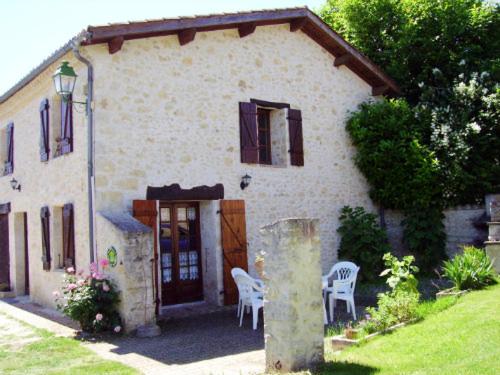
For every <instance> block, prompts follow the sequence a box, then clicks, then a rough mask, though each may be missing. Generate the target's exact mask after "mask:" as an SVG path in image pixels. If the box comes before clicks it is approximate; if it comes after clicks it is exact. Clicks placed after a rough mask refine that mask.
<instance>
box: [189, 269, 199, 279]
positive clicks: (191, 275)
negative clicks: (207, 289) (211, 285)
mask: <svg viewBox="0 0 500 375" xmlns="http://www.w3.org/2000/svg"><path fill="white" fill-rule="evenodd" d="M198 277H199V276H198V266H190V267H189V280H198Z"/></svg>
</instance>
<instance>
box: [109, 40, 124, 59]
mask: <svg viewBox="0 0 500 375" xmlns="http://www.w3.org/2000/svg"><path fill="white" fill-rule="evenodd" d="M124 41H125V38H123V36H117V37H116V38H113V39H111V40H110V41H109V42H108V52H109V54H110V55H112V54H113V53H116V52H118V51H119V50H121V49H122V46H123V42H124Z"/></svg>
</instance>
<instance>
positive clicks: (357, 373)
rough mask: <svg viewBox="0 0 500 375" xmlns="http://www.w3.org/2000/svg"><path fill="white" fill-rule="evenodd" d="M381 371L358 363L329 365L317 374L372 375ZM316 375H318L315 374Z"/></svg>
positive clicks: (324, 366)
mask: <svg viewBox="0 0 500 375" xmlns="http://www.w3.org/2000/svg"><path fill="white" fill-rule="evenodd" d="M379 371H380V370H379V369H378V368H375V367H370V366H364V365H359V364H356V363H341V362H336V363H328V364H325V365H323V366H322V367H321V368H320V369H318V372H317V374H318V375H319V374H321V375H326V374H335V375H372V374H376V373H378V372H379ZM315 374H316V373H315Z"/></svg>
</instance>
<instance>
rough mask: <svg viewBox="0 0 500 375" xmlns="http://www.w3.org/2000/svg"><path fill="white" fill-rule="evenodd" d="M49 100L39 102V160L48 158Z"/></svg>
mask: <svg viewBox="0 0 500 375" xmlns="http://www.w3.org/2000/svg"><path fill="white" fill-rule="evenodd" d="M49 131H50V126H49V100H48V99H43V100H42V102H41V103H40V160H41V161H47V160H49V153H50V134H49Z"/></svg>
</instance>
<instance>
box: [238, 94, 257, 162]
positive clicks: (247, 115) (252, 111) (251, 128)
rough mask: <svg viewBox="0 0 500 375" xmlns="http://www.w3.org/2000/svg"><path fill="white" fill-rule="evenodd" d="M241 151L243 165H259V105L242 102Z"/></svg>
mask: <svg viewBox="0 0 500 375" xmlns="http://www.w3.org/2000/svg"><path fill="white" fill-rule="evenodd" d="M240 150H241V162H242V163H258V162H259V147H258V143H257V105H256V104H254V103H243V102H240Z"/></svg>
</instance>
